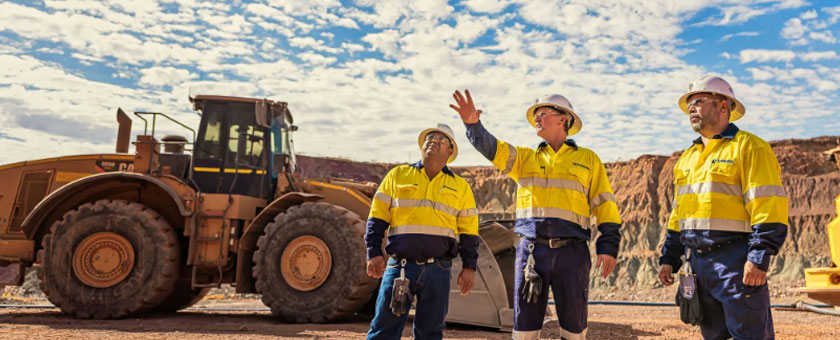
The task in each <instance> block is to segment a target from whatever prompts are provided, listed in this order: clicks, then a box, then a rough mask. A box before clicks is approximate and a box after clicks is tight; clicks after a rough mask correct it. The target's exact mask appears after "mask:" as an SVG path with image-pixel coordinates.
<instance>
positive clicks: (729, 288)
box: [690, 238, 774, 340]
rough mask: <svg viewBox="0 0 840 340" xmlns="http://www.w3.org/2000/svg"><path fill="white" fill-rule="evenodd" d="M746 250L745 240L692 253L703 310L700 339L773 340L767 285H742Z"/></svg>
mask: <svg viewBox="0 0 840 340" xmlns="http://www.w3.org/2000/svg"><path fill="white" fill-rule="evenodd" d="M748 251H749V245H748V243H747V239H746V238H745V239H743V240H741V241H738V242H735V243H733V244H730V245H727V246H724V247H723V248H720V249H717V250H715V251H712V252H711V253H709V254H706V255H700V254H698V253H697V252H696V251H693V250H692V252H691V258H690V262H691V268H692V269H693V270H694V273H695V274H697V283H698V285H697V286H698V289H697V292H698V294H699V297H700V306H701V308H702V309H703V321H702V322H701V323H700V333H701V334H702V335H703V339H706V340H717V339H729V338H733V337H734V338H735V339H738V340H745V339H774V335H773V316H772V315H771V313H770V292H769V290H768V289H767V284H766V283H765V284H764V285H761V286H745V285H744V284H743V282H744V264H745V263H746V261H747V252H748Z"/></svg>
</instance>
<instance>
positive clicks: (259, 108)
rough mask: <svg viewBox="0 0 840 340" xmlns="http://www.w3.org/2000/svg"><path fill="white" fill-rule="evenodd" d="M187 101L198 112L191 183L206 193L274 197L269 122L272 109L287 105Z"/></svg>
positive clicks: (210, 99) (234, 99)
mask: <svg viewBox="0 0 840 340" xmlns="http://www.w3.org/2000/svg"><path fill="white" fill-rule="evenodd" d="M190 100H191V101H192V102H193V107H194V109H195V110H196V111H198V112H199V113H200V114H201V123H200V125H199V130H198V137H197V138H196V141H195V146H194V149H195V150H194V151H193V164H192V166H193V169H192V170H193V180H194V182H195V184H194V185H197V186H198V187H199V190H201V192H205V193H220V194H228V193H229V194H238V195H245V196H251V197H259V198H265V199H270V198H272V197H273V195H274V192H273V191H272V190H271V189H272V187H273V183H274V182H275V179H274V176H273V174H272V171H271V170H272V161H273V158H274V157H273V156H274V155H273V153H272V144H273V143H272V125H271V124H272V121H273V120H274V119H273V118H274V117H273V116H274V111H278V108H277V107H280V106H282V109H283V110H286V109H285V107H286V105H285V104H286V103H282V102H273V101H269V100H263V99H252V98H239V97H223V96H196V97H194V98H191V99H190ZM278 125H279V124H278ZM280 131H281V132H282V131H283V130H282V128H280ZM280 145H281V146H282V145H283V143H280Z"/></svg>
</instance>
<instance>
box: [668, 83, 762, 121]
mask: <svg viewBox="0 0 840 340" xmlns="http://www.w3.org/2000/svg"><path fill="white" fill-rule="evenodd" d="M696 93H713V94H719V95H721V96H724V97H726V98H727V99H729V101H730V102H731V103H732V105H731V106H730V107H731V109H730V111H729V121H730V122H734V121H736V120H738V119H741V117H743V116H744V113H746V109H745V108H744V104H741V102H740V101H738V99H735V92H734V91H732V86H729V83H727V82H726V80H723V78H721V77H716V76H711V75H706V76H703V77H702V78H700V79H697V80H695V81H694V82H693V83H689V84H688V92H687V93H686V94H684V95H682V97H680V101H679V103H680V109H681V110H683V112H685V114H688V97H691V95H693V94H696Z"/></svg>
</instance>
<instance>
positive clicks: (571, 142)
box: [537, 139, 578, 150]
mask: <svg viewBox="0 0 840 340" xmlns="http://www.w3.org/2000/svg"><path fill="white" fill-rule="evenodd" d="M563 144H566V145H568V146H570V147H573V148H575V150H577V149H578V145H577V143H576V142H575V140H574V139H566V142H565V143H563ZM544 146H548V142H546V141H542V142H540V145H538V146H537V149H539V148H541V147H544Z"/></svg>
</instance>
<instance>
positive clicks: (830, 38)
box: [808, 31, 837, 44]
mask: <svg viewBox="0 0 840 340" xmlns="http://www.w3.org/2000/svg"><path fill="white" fill-rule="evenodd" d="M808 38H811V40H816V41H822V42H824V43H828V44H833V43H835V42H837V38H835V37H834V34H832V33H831V31H822V32H811V33H808Z"/></svg>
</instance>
